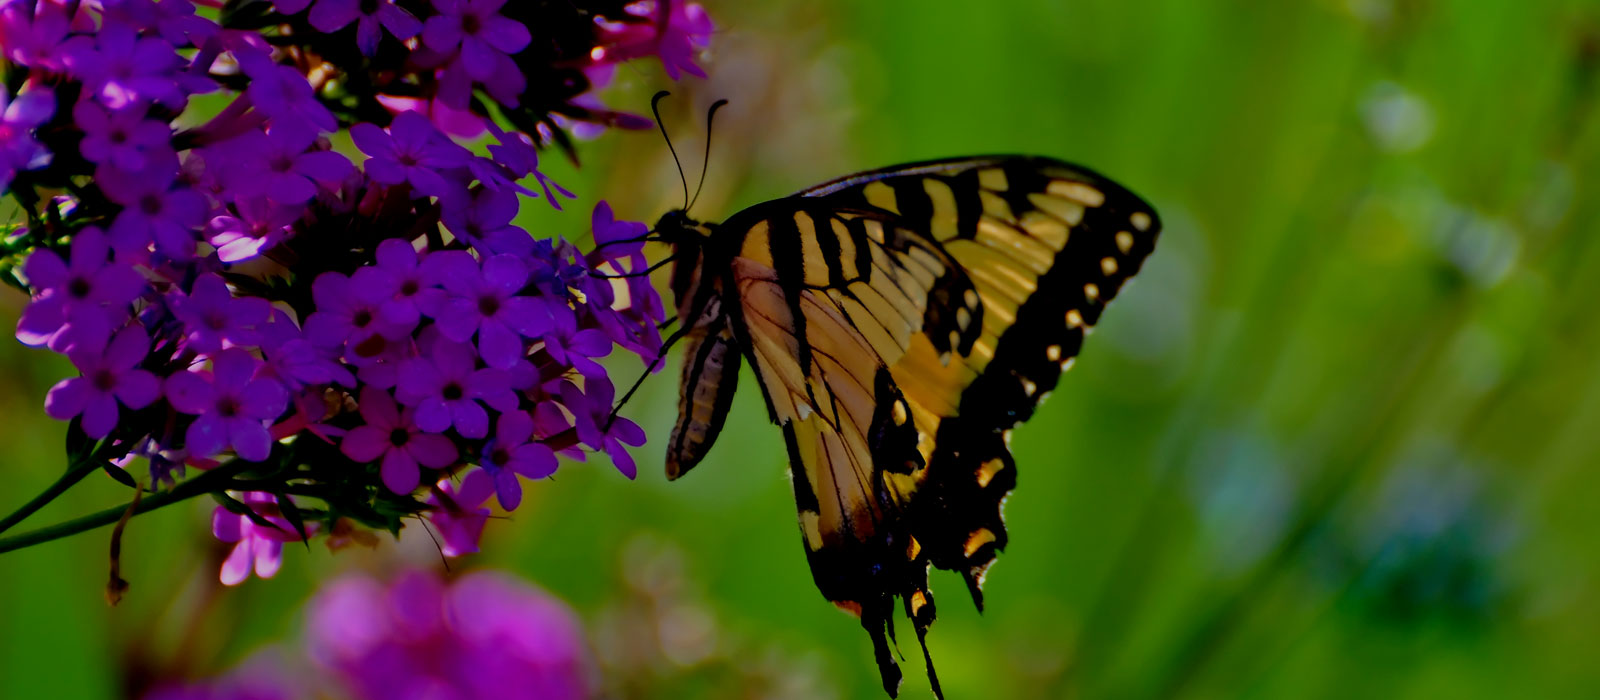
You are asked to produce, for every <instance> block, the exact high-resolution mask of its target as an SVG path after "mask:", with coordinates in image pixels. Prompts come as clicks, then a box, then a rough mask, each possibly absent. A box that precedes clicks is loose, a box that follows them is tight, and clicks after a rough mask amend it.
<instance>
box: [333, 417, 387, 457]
mask: <svg viewBox="0 0 1600 700" xmlns="http://www.w3.org/2000/svg"><path fill="white" fill-rule="evenodd" d="M388 449H389V431H387V430H383V429H380V428H375V427H373V426H370V425H361V426H356V427H355V428H352V429H351V430H350V432H348V433H345V436H344V440H343V441H341V442H340V443H339V451H340V452H343V453H344V456H346V457H349V458H350V459H352V460H355V461H357V462H360V463H362V464H365V463H367V462H371V461H373V460H376V459H377V458H379V457H381V456H383V453H384V451H386V450H388Z"/></svg>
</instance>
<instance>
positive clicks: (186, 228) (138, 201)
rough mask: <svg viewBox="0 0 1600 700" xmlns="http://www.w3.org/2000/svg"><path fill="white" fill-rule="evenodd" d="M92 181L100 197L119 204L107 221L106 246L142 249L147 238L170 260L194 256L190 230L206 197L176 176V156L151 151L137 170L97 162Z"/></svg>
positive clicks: (202, 213) (201, 216)
mask: <svg viewBox="0 0 1600 700" xmlns="http://www.w3.org/2000/svg"><path fill="white" fill-rule="evenodd" d="M95 176H96V181H97V182H98V183H99V184H100V189H101V190H102V191H104V192H105V193H106V197H107V198H109V199H110V200H111V201H113V202H116V203H117V204H121V205H122V212H121V213H119V214H117V219H116V221H113V222H112V223H111V230H110V232H109V233H110V235H111V244H112V245H113V246H115V247H116V248H117V250H119V251H122V252H135V251H143V250H145V249H146V248H148V247H149V245H150V243H151V242H154V243H155V244H156V249H157V250H159V251H161V252H162V253H163V254H165V255H167V256H169V257H171V258H173V259H175V260H188V259H189V258H192V257H194V247H195V230H196V229H198V228H199V227H200V225H201V224H202V223H203V222H204V221H205V216H206V200H205V197H203V196H201V195H200V193H199V192H196V191H194V190H192V189H189V188H187V187H182V186H179V187H173V183H174V182H176V181H177V179H178V164H177V156H176V155H174V154H173V153H172V152H171V151H166V152H164V153H162V154H160V155H155V154H151V155H150V162H149V163H147V164H146V166H145V168H144V169H143V170H140V171H137V172H130V171H124V170H122V169H120V168H115V167H108V166H104V165H102V166H100V167H99V168H98V169H97V170H96V171H95Z"/></svg>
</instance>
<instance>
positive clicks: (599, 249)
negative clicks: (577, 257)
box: [589, 199, 650, 262]
mask: <svg viewBox="0 0 1600 700" xmlns="http://www.w3.org/2000/svg"><path fill="white" fill-rule="evenodd" d="M589 228H590V230H592V231H594V244H595V251H594V253H591V256H592V257H597V258H599V259H600V260H615V259H618V258H622V257H626V256H630V255H633V254H635V253H639V252H641V251H643V250H644V237H645V235H646V234H648V233H650V227H649V226H646V225H644V224H643V223H642V222H638V221H622V220H619V219H617V217H616V215H615V214H613V213H612V211H611V204H610V203H609V202H607V201H606V200H604V199H602V200H600V201H599V202H598V203H596V204H595V205H594V213H593V214H592V215H590V217H589ZM592 262H598V260H594V261H592Z"/></svg>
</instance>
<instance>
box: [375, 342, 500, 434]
mask: <svg viewBox="0 0 1600 700" xmlns="http://www.w3.org/2000/svg"><path fill="white" fill-rule="evenodd" d="M477 359H478V358H477V354H476V353H474V352H472V348H471V347H470V346H468V345H466V344H464V343H455V342H451V341H448V340H444V339H442V338H441V339H439V340H438V341H437V342H434V343H433V344H432V347H430V348H428V349H427V350H426V351H425V352H424V354H423V356H422V357H418V358H415V359H411V360H407V361H406V362H405V363H403V364H402V365H401V366H400V377H399V382H400V383H399V387H398V390H397V391H396V395H397V396H398V397H399V399H400V402H401V403H403V404H406V405H407V406H415V407H416V421H417V427H419V428H422V429H423V430H426V431H428V432H430V433H442V432H444V431H446V430H449V429H450V428H451V427H452V426H454V427H455V429H456V432H457V433H460V434H461V436H462V437H466V438H481V437H484V436H486V435H488V434H489V414H488V413H487V412H486V411H484V410H483V406H481V405H479V404H478V402H479V401H482V402H484V403H486V404H489V405H490V406H493V407H494V408H495V410H498V411H510V410H514V409H515V408H516V407H517V396H516V394H515V393H513V392H512V391H511V387H510V385H509V379H508V378H507V377H506V373H505V372H503V371H501V370H497V369H491V368H484V369H478V368H477V366H478V365H477Z"/></svg>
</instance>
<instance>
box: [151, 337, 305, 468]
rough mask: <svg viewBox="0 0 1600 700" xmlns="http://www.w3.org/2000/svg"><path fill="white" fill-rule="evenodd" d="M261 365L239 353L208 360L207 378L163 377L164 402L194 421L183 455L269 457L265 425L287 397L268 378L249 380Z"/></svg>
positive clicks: (185, 374)
mask: <svg viewBox="0 0 1600 700" xmlns="http://www.w3.org/2000/svg"><path fill="white" fill-rule="evenodd" d="M260 365H261V361H260V360H257V359H256V358H255V357H253V356H251V355H250V353H248V352H246V351H244V350H243V349H240V348H229V349H227V350H223V351H222V352H219V353H217V354H216V355H215V356H214V357H212V358H211V366H212V372H211V378H210V381H207V379H206V377H205V376H204V375H202V374H200V373H198V372H178V373H176V374H174V375H172V376H170V377H167V385H166V393H167V401H168V402H170V403H171V404H172V407H173V408H175V409H177V410H178V411H180V412H182V413H189V414H193V415H196V416H198V417H197V418H195V421H194V423H192V424H190V426H189V432H188V433H187V434H186V444H187V446H188V449H189V454H190V455H191V456H193V457H209V456H211V455H214V454H217V453H218V452H221V451H222V450H224V449H226V448H228V447H232V448H233V451H234V452H235V453H237V454H238V455H239V456H240V457H241V458H243V459H246V460H249V461H252V462H259V461H261V460H264V459H266V458H267V455H269V454H271V452H272V437H271V436H270V435H269V434H268V433H267V425H266V424H267V422H268V421H271V420H274V419H276V418H277V417H278V416H279V415H280V414H282V413H283V410H284V408H285V407H287V406H288V404H289V392H287V391H285V390H284V388H283V385H282V384H279V383H278V382H277V381H274V380H272V379H270V378H266V377H263V378H259V379H256V378H254V375H255V372H256V369H257V368H258V367H259V366H260Z"/></svg>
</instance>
